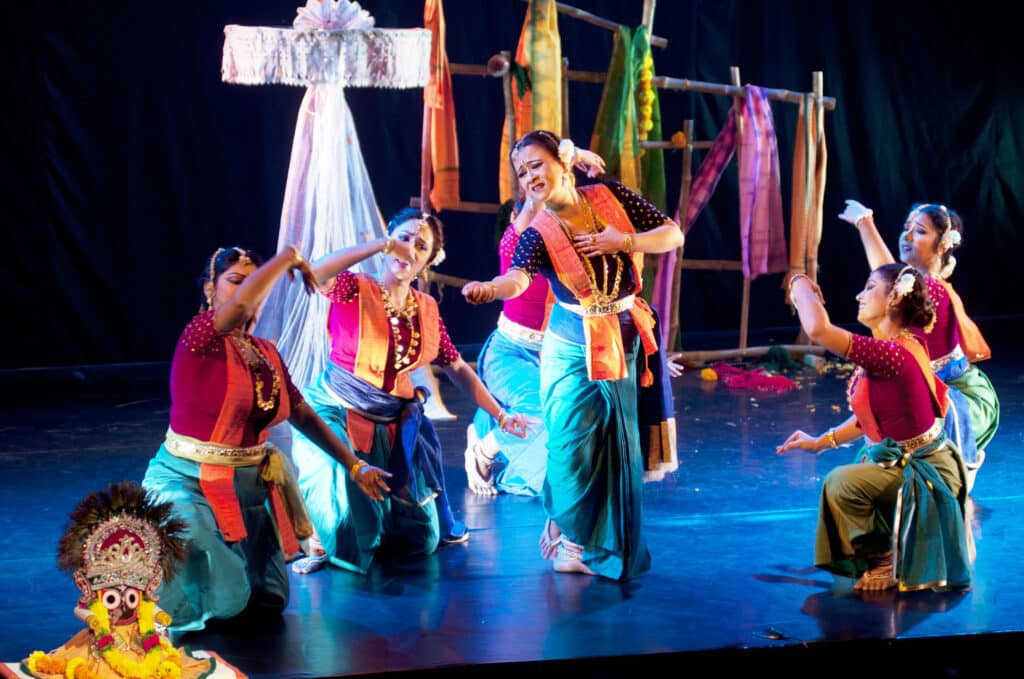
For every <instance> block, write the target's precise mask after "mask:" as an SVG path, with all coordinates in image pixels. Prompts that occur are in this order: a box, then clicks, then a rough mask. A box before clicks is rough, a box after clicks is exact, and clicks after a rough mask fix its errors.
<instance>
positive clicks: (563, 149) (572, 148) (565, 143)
mask: <svg viewBox="0 0 1024 679" xmlns="http://www.w3.org/2000/svg"><path fill="white" fill-rule="evenodd" d="M575 157H576V144H573V143H572V139H568V138H566V139H563V140H562V141H560V142H558V159H559V160H560V161H562V164H563V165H565V166H566V167H572V162H573V159H574V158H575Z"/></svg>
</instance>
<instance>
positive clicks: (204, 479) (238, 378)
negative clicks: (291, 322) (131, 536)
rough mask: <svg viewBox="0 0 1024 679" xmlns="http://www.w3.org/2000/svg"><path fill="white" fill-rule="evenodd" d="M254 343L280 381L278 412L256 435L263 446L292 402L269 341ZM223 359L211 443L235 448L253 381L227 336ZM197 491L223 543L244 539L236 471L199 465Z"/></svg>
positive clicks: (288, 413) (248, 408)
mask: <svg viewBox="0 0 1024 679" xmlns="http://www.w3.org/2000/svg"><path fill="white" fill-rule="evenodd" d="M251 339H252V341H253V343H254V344H256V345H257V346H258V347H259V350H260V352H261V353H262V354H263V355H264V356H265V357H266V358H267V360H269V361H270V363H271V364H272V365H273V368H274V371H275V372H277V374H278V375H279V376H280V377H281V389H280V391H279V392H278V402H277V412H276V413H275V414H274V419H273V420H271V422H270V424H268V425H267V426H266V427H264V428H263V431H261V432H260V433H259V439H258V440H259V442H260V443H263V442H264V441H266V440H267V437H268V436H270V428H271V427H273V426H274V425H276V424H279V423H280V422H283V421H285V420H287V419H288V418H289V417H290V416H291V412H292V408H291V399H290V398H289V396H288V388H287V386H286V384H285V378H284V376H285V374H286V373H285V369H284V364H283V363H282V362H281V358H280V356H279V355H278V353H277V350H276V349H275V348H274V345H273V344H271V343H270V342H269V341H268V340H265V339H263V338H261V337H252V338H251ZM224 355H225V364H226V367H227V388H226V390H225V395H224V403H223V404H222V405H221V408H220V414H219V415H218V417H217V423H216V424H215V425H214V428H213V433H212V434H211V435H210V441H212V442H215V443H218V444H222V445H228V446H231V445H238V444H239V443H240V442H241V440H242V430H243V428H244V426H245V418H240V417H239V416H238V415H239V413H243V412H244V413H248V412H250V411H251V409H252V401H253V399H254V392H253V385H252V378H251V377H250V372H249V365H248V364H247V363H246V362H245V357H244V356H242V352H241V351H240V350H239V349H238V347H236V346H235V343H234V342H232V341H231V340H230V339H229V338H228V337H227V336H225V337H224ZM199 487H200V488H201V489H202V491H203V495H204V496H205V497H206V500H207V502H209V503H210V510H211V511H212V512H213V516H214V518H215V519H216V520H217V527H218V528H220V531H221V533H222V534H223V535H224V539H225V540H226V541H228V542H237V541H239V540H242V539H244V538H245V537H246V535H247V531H246V530H245V522H244V521H243V520H242V508H241V505H240V504H239V502H238V495H236V494H235V470H234V468H233V467H226V466H223V465H217V464H210V463H201V464H200V465H199Z"/></svg>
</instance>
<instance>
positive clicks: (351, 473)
mask: <svg viewBox="0 0 1024 679" xmlns="http://www.w3.org/2000/svg"><path fill="white" fill-rule="evenodd" d="M365 466H366V462H364V461H363V460H359V461H358V462H356V463H355V464H354V465H352V467H351V468H350V469H349V470H348V477H349V478H350V479H352V480H353V481H355V480H356V477H357V476H359V474H360V471H359V470H360V469H362V468H363V467H365Z"/></svg>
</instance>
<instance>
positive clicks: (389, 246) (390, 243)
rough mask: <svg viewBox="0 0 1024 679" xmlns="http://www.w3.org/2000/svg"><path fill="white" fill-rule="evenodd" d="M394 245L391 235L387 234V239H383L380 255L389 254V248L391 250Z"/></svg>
mask: <svg viewBox="0 0 1024 679" xmlns="http://www.w3.org/2000/svg"><path fill="white" fill-rule="evenodd" d="M394 247H395V242H394V241H393V240H391V236H388V237H387V239H386V240H385V241H384V249H383V250H381V251H380V254H382V255H390V254H391V250H393V249H394Z"/></svg>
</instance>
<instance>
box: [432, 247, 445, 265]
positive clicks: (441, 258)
mask: <svg viewBox="0 0 1024 679" xmlns="http://www.w3.org/2000/svg"><path fill="white" fill-rule="evenodd" d="M445 257H447V255H445V254H444V248H438V249H437V254H436V255H434V259H432V260H430V266H437V265H438V264H440V263H441V262H443V261H444V258H445Z"/></svg>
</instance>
